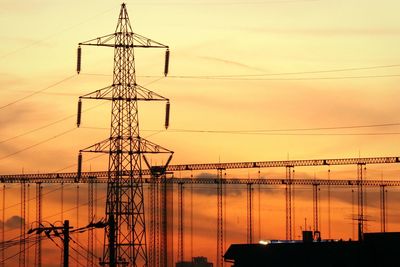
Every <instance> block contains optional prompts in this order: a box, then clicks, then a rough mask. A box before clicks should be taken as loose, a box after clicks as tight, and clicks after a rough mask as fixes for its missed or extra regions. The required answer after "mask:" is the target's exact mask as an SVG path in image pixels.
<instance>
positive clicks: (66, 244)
mask: <svg viewBox="0 0 400 267" xmlns="http://www.w3.org/2000/svg"><path fill="white" fill-rule="evenodd" d="M63 236H64V241H63V243H64V250H63V252H64V260H63V267H68V266H69V220H65V221H64V229H63Z"/></svg>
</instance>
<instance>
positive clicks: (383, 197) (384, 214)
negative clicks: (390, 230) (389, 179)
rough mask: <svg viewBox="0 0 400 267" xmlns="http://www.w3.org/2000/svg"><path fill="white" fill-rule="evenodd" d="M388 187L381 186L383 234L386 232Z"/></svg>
mask: <svg viewBox="0 0 400 267" xmlns="http://www.w3.org/2000/svg"><path fill="white" fill-rule="evenodd" d="M386 193H387V191H386V185H380V206H381V208H380V210H381V232H382V233H385V232H386Z"/></svg>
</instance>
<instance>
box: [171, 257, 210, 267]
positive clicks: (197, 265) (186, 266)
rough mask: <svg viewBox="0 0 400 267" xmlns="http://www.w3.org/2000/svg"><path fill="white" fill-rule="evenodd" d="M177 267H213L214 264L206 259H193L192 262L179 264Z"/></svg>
mask: <svg viewBox="0 0 400 267" xmlns="http://www.w3.org/2000/svg"><path fill="white" fill-rule="evenodd" d="M176 267H213V264H212V263H211V262H208V261H207V258H206V257H193V259H192V261H180V262H177V263H176Z"/></svg>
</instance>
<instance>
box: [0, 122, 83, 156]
mask: <svg viewBox="0 0 400 267" xmlns="http://www.w3.org/2000/svg"><path fill="white" fill-rule="evenodd" d="M74 130H76V128H72V129H69V130H67V131H64V132H61V133H59V134H57V135H54V136H52V137H50V138H47V139H45V140H42V141H40V142H38V143H35V144H33V145H30V146H27V147H25V148H23V149H20V150H18V151H15V152H13V153H11V154H8V155H6V156H4V157H2V158H0V160H3V159H6V158H9V157H12V156H14V155H16V154H19V153H21V152H24V151H26V150H28V149H31V148H34V147H36V146H39V145H42V144H44V143H46V142H48V141H50V140H53V139H56V138H58V137H60V136H63V135H66V134H68V133H70V132H72V131H74Z"/></svg>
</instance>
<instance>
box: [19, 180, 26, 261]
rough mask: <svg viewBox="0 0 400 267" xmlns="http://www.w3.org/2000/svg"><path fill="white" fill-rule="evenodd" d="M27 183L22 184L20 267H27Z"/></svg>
mask: <svg viewBox="0 0 400 267" xmlns="http://www.w3.org/2000/svg"><path fill="white" fill-rule="evenodd" d="M25 217H26V183H25V182H21V225H20V236H21V239H20V243H19V266H20V267H25V248H26V243H25V236H26V234H25V233H26V231H25V230H26V223H25Z"/></svg>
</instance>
